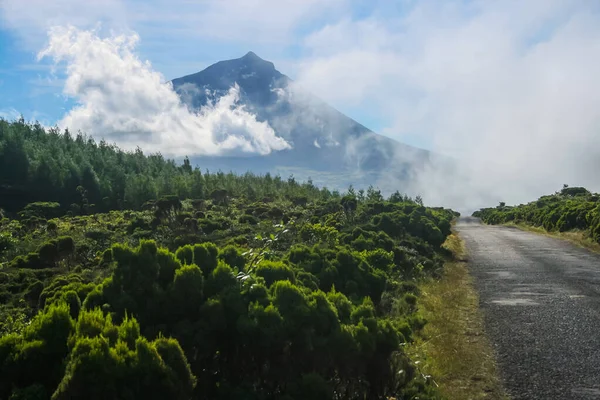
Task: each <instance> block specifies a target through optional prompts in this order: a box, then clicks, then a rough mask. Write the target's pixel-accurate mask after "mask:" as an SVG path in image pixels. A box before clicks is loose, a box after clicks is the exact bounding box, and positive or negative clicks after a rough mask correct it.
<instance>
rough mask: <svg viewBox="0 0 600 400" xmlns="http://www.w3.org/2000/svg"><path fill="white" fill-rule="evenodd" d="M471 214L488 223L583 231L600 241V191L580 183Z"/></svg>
mask: <svg viewBox="0 0 600 400" xmlns="http://www.w3.org/2000/svg"><path fill="white" fill-rule="evenodd" d="M473 216H476V217H480V218H481V219H482V220H483V221H484V222H486V223H488V224H504V223H508V222H514V223H524V224H527V225H531V226H536V227H542V228H544V229H546V230H547V231H559V232H565V231H572V230H579V231H583V232H585V233H586V235H588V236H589V237H590V238H591V239H593V240H595V241H596V242H600V195H598V194H596V193H591V192H589V191H588V190H587V189H585V188H582V187H569V186H567V185H564V187H563V188H562V190H560V191H559V192H556V193H554V194H552V195H547V196H542V197H540V198H539V199H538V200H536V201H534V202H531V203H528V204H521V205H518V206H507V205H505V204H504V203H500V204H499V205H498V206H497V207H494V208H483V209H481V210H479V211H476V212H475V213H474V214H473Z"/></svg>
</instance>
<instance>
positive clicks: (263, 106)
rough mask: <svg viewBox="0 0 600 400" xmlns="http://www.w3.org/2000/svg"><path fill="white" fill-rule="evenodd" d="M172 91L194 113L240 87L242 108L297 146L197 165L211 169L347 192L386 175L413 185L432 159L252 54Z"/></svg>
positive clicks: (176, 84) (213, 68)
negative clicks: (279, 175)
mask: <svg viewBox="0 0 600 400" xmlns="http://www.w3.org/2000/svg"><path fill="white" fill-rule="evenodd" d="M172 83H173V87H174V89H175V90H176V91H177V92H178V93H179V94H180V96H181V98H182V100H183V101H185V102H186V103H187V104H188V105H189V106H190V107H191V108H192V109H198V108H199V107H201V106H204V105H206V104H207V102H209V101H214V100H215V99H218V98H219V97H220V96H222V95H224V94H226V93H227V91H228V90H229V89H230V88H231V87H232V86H233V85H235V84H237V85H238V86H239V88H240V102H241V103H242V104H244V106H245V107H246V108H247V109H248V110H250V111H251V112H252V113H254V114H256V115H257V118H258V120H260V121H267V122H268V123H269V125H270V126H271V127H272V128H273V129H274V130H275V132H276V133H277V135H278V136H280V137H283V138H285V139H286V140H287V141H288V142H289V143H290V144H291V145H292V149H290V150H283V151H279V152H274V153H272V154H270V155H268V156H263V157H259V156H254V157H226V158H218V157H213V158H210V157H203V158H192V161H193V162H198V163H199V164H200V165H205V166H207V167H208V168H217V169H223V170H234V171H238V172H245V171H247V170H251V171H255V172H273V171H283V170H285V171H291V172H293V173H294V172H295V175H296V176H299V177H301V178H303V179H306V177H307V176H308V175H310V171H316V172H336V173H337V174H338V175H337V179H332V180H331V182H330V183H334V184H336V185H337V184H338V182H339V181H340V178H341V180H342V181H344V182H343V183H342V182H339V184H341V186H342V187H347V186H348V184H349V183H351V182H352V183H354V185H355V186H356V185H357V184H359V183H360V182H356V180H357V179H361V180H363V181H364V182H373V181H374V180H373V179H374V178H375V179H377V177H378V175H379V174H380V173H381V172H382V171H386V172H388V173H389V172H393V173H395V174H396V176H397V177H398V178H399V179H402V178H404V179H410V176H411V174H413V173H414V171H415V170H417V169H419V168H421V167H422V166H423V165H424V163H426V162H427V161H428V160H429V157H430V154H429V153H428V152H427V151H425V150H420V149H417V148H413V147H410V146H407V145H405V144H402V143H399V142H397V141H395V140H392V139H390V138H387V137H385V136H382V135H378V134H376V133H374V132H372V131H371V130H369V129H368V128H366V127H365V126H363V125H361V124H360V123H358V122H356V121H354V120H353V119H351V118H349V117H347V116H346V115H344V114H342V113H341V112H339V111H337V110H336V109H334V108H333V107H331V106H330V105H328V104H326V103H325V102H323V101H322V100H320V99H319V98H317V97H316V96H314V95H312V94H310V93H307V92H306V91H304V90H303V89H302V88H301V87H298V85H296V84H295V83H294V82H293V80H292V79H290V78H289V77H287V76H286V75H284V74H282V73H281V72H279V71H278V70H277V69H275V66H274V65H273V63H271V62H269V61H265V60H263V59H261V58H260V57H258V56H257V55H256V54H254V53H253V52H249V53H248V54H246V55H245V56H244V57H241V58H238V59H234V60H227V61H220V62H218V63H216V64H213V65H211V66H209V67H208V68H206V69H205V70H203V71H201V72H198V73H195V74H192V75H187V76H184V77H181V78H177V79H173V81H172ZM390 168H391V171H390ZM340 173H341V174H342V175H340ZM313 175H315V174H314V173H313Z"/></svg>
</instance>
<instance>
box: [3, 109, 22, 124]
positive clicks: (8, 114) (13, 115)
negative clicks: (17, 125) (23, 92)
mask: <svg viewBox="0 0 600 400" xmlns="http://www.w3.org/2000/svg"><path fill="white" fill-rule="evenodd" d="M20 117H21V113H19V112H18V111H17V110H15V109H14V108H3V109H0V118H2V119H4V120H7V121H15V120H17V119H19V118H20Z"/></svg>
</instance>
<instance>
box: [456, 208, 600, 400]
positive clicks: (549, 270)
mask: <svg viewBox="0 0 600 400" xmlns="http://www.w3.org/2000/svg"><path fill="white" fill-rule="evenodd" d="M457 230H458V232H459V234H460V236H461V237H462V238H463V239H464V240H465V242H466V245H467V249H468V252H469V269H470V272H471V274H472V275H473V276H474V278H475V284H476V287H477V290H478V291H479V294H480V307H481V309H482V311H483V313H484V321H485V328H486V332H487V334H488V336H489V338H490V340H491V342H492V344H493V346H494V349H495V351H496V353H497V360H498V366H499V369H500V372H501V376H502V380H503V382H504V386H505V388H506V390H507V392H508V393H509V394H510V396H511V397H512V398H513V399H565V400H566V399H573V400H575V399H586V400H587V399H600V255H598V254H595V253H591V252H589V251H587V250H584V249H581V248H579V247H576V246H574V245H572V244H570V243H568V242H565V241H562V240H559V239H553V238H549V237H546V236H542V235H537V234H534V233H529V232H524V231H521V230H519V229H517V228H510V227H503V226H487V225H482V224H481V223H480V222H479V220H477V219H475V218H471V217H465V218H461V219H460V220H459V222H458V224H457Z"/></svg>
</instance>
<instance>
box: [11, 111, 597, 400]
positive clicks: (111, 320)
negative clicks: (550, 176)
mask: <svg viewBox="0 0 600 400" xmlns="http://www.w3.org/2000/svg"><path fill="white" fill-rule="evenodd" d="M8 165H10V168H6V167H7V166H8ZM0 183H2V184H1V185H0V207H2V208H3V209H6V213H3V218H2V219H1V220H0V263H2V267H1V268H2V271H1V272H0V303H1V304H0V335H1V336H0V376H2V379H0V399H8V398H14V399H18V398H43V399H49V398H53V399H67V398H68V399H77V398H82V399H83V398H86V399H87V398H91V399H96V398H115V399H120V398H122V399H134V398H150V399H152V398H161V399H163V398H175V399H179V398H181V399H184V398H185V399H190V398H193V399H200V398H211V399H232V398H243V399H256V400H257V399H267V398H282V399H284V398H287V399H300V398H315V399H333V398H345V399H364V398H369V399H383V398H398V399H400V398H416V397H419V398H421V399H427V398H434V397H435V388H432V387H431V386H429V385H428V384H425V383H424V382H423V381H422V380H419V379H418V377H417V376H416V374H415V373H414V368H413V367H412V366H411V363H410V360H409V359H408V357H407V356H406V354H404V351H403V347H402V343H404V342H406V341H410V340H412V336H413V334H414V332H415V331H417V330H418V329H420V328H421V327H422V326H423V323H424V321H423V320H422V318H420V317H419V313H418V309H417V308H418V305H419V301H418V300H419V298H418V296H419V294H418V293H417V291H416V290H415V289H414V282H415V280H416V279H419V278H422V277H424V276H427V275H430V274H434V273H436V271H438V270H439V267H440V266H441V265H442V261H443V254H444V253H443V251H442V250H441V249H440V244H441V243H442V242H443V240H444V239H445V238H446V236H447V235H448V234H449V233H450V222H451V220H452V219H453V218H454V217H456V215H457V214H456V213H454V212H452V211H451V210H445V209H441V208H428V207H423V205H422V204H421V203H422V202H421V201H420V199H415V200H413V199H411V198H409V197H407V196H405V195H401V194H399V193H395V194H393V195H391V196H390V197H389V199H388V201H386V200H384V198H383V195H382V193H381V192H380V191H379V190H377V189H375V188H369V189H368V190H367V191H363V190H358V191H355V190H354V188H349V189H348V192H347V193H339V192H335V191H333V192H332V191H329V190H327V189H325V188H323V189H320V188H317V187H315V186H314V185H313V184H312V182H306V183H299V182H297V181H296V180H295V179H294V178H293V177H290V178H289V179H285V180H284V179H281V178H280V177H279V176H271V175H270V174H266V175H264V176H256V175H253V174H245V175H240V176H237V175H234V174H225V173H222V172H213V173H209V172H206V173H201V172H200V170H199V169H198V168H193V167H192V166H191V165H190V162H189V160H185V161H184V163H183V165H177V164H176V163H175V162H173V161H170V160H165V159H163V158H162V156H160V155H149V156H145V155H144V154H142V153H141V151H139V150H138V151H135V152H131V153H128V152H124V151H122V150H120V149H118V148H116V147H114V146H110V145H108V144H107V143H105V142H99V143H95V142H94V141H93V140H91V139H89V138H87V137H85V136H83V135H77V136H76V137H72V136H71V135H70V134H69V133H68V132H65V133H62V134H61V133H59V132H58V131H55V130H52V131H50V132H45V131H44V130H43V129H42V128H41V127H39V126H36V125H27V124H24V123H23V122H22V121H21V122H15V123H8V122H6V121H1V120H0ZM564 196H565V197H567V196H568V197H569V198H570V199H571V200H574V201H575V200H577V201H578V199H579V198H580V197H585V194H584V193H582V192H581V191H577V190H573V191H569V192H568V194H567V193H565V194H564ZM191 199H193V200H191ZM18 211H21V213H18ZM560 219H561V217H560V216H559V217H558V218H557V219H556V223H558V221H559V220H560ZM563 220H564V221H565V222H564V224H566V225H568V224H572V218H570V217H569V218H566V217H565V218H563ZM577 220H578V219H577V217H575V219H574V221H577ZM561 223H562V222H561ZM599 234H600V232H599ZM59 235H68V236H59ZM411 285H412V286H411ZM399 370H402V371H405V373H404V374H402V375H398V373H397V372H398V371H399Z"/></svg>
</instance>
